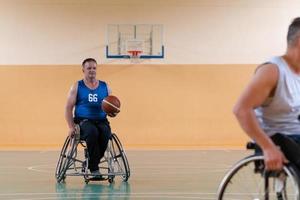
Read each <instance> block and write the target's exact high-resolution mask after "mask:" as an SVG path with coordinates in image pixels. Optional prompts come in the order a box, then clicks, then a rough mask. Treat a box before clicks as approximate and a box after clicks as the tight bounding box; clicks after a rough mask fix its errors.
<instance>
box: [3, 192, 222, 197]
mask: <svg viewBox="0 0 300 200" xmlns="http://www.w3.org/2000/svg"><path fill="white" fill-rule="evenodd" d="M66 194H67V195H77V194H90V195H99V194H104V195H111V194H113V195H126V194H128V193H125V192H117V193H115V192H113V193H109V192H103V193H102V192H99V193H97V192H73V193H64V192H57V193H55V192H37V193H24V192H23V193H5V194H3V193H2V194H0V196H20V195H27V196H30V195H32V196H34V195H66ZM129 194H130V195H215V194H216V193H210V192H134V193H129Z"/></svg>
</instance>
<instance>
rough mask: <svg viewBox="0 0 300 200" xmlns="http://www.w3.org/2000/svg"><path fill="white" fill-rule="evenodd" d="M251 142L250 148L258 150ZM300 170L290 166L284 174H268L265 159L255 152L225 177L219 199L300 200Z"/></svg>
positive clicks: (238, 163)
mask: <svg viewBox="0 0 300 200" xmlns="http://www.w3.org/2000/svg"><path fill="white" fill-rule="evenodd" d="M257 148H258V146H257V145H256V144H255V143H252V142H249V143H247V149H252V150H254V149H257ZM299 180H300V179H299V170H298V169H297V167H296V166H295V165H294V164H292V163H288V164H286V165H284V167H283V169H282V170H281V171H278V172H275V171H267V170H266V169H265V164H264V157H263V155H262V154H261V153H255V154H254V155H251V156H248V157H246V158H244V159H242V160H240V161H239V162H237V163H236V164H235V165H234V166H233V167H232V168H231V169H230V170H229V172H228V173H227V174H226V175H225V177H224V178H223V180H222V182H221V184H220V186H219V189H218V192H217V199H218V200H238V199H239V200H300V197H299Z"/></svg>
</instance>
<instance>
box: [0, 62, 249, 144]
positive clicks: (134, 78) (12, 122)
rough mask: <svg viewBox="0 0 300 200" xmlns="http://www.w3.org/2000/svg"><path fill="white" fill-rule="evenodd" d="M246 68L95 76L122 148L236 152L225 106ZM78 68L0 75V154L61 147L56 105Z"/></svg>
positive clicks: (9, 70) (12, 70)
mask: <svg viewBox="0 0 300 200" xmlns="http://www.w3.org/2000/svg"><path fill="white" fill-rule="evenodd" d="M253 69H254V66H253V65H156V66H153V65H105V66H102V67H101V68H100V70H99V72H98V73H99V76H100V77H102V78H103V80H106V81H107V82H108V83H109V84H110V87H111V88H112V90H113V94H114V95H116V96H118V97H119V98H120V99H121V102H122V105H121V110H122V111H121V113H120V114H119V116H118V117H117V118H114V119H112V120H111V124H112V127H113V130H114V131H115V132H117V134H118V135H119V136H120V138H121V140H122V142H123V143H124V145H126V147H127V148H181V147H184V148H199V147H204V148H207V147H224V146H226V147H230V148H234V147H240V146H243V145H244V143H245V140H246V137H245V135H244V134H243V133H242V131H241V130H240V128H239V127H238V125H237V123H236V121H235V119H234V118H233V115H232V112H231V110H232V106H233V104H234V102H235V101H236V98H237V96H238V94H239V93H240V91H241V90H242V88H243V87H244V86H245V83H246V82H247V81H248V80H249V78H250V76H251V74H252V73H253ZM81 76H82V74H81V68H80V66H42V67H41V66H1V67H0V85H1V87H0V94H1V98H0V110H1V115H0V124H1V125H0V135H1V138H2V140H1V141H0V147H2V148H14V147H20V148H24V147H37V148H41V147H44V148H49V147H54V148H55V147H58V146H61V143H62V142H63V140H64V138H65V136H66V131H67V127H66V124H65V122H64V103H65V101H66V95H67V92H68V90H69V87H70V85H71V84H73V82H74V81H75V80H77V79H80V78H81Z"/></svg>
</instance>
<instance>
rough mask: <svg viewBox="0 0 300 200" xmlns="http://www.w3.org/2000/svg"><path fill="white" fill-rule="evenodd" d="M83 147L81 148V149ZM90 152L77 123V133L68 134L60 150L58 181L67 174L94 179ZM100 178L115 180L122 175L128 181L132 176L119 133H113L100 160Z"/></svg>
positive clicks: (88, 179)
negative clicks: (89, 167)
mask: <svg viewBox="0 0 300 200" xmlns="http://www.w3.org/2000/svg"><path fill="white" fill-rule="evenodd" d="M79 147H81V150H80V149H79ZM88 163H89V154H88V147H87V144H86V142H85V141H84V140H81V139H80V127H79V125H76V127H75V134H74V135H73V136H71V137H70V136H68V137H67V138H66V140H65V143H64V146H63V148H62V150H61V152H60V156H59V159H58V163H57V166H56V171H55V177H56V180H57V182H58V183H60V182H62V181H65V179H66V177H67V176H83V178H84V180H85V182H86V183H87V184H88V183H89V181H91V180H94V179H93V178H92V177H94V174H91V173H89V169H88ZM99 169H100V173H101V179H100V180H108V182H109V183H112V182H114V179H115V177H121V179H122V180H123V181H125V182H126V181H127V180H128V179H129V177H130V168H129V164H128V160H127V157H126V154H125V151H124V150H123V147H122V145H121V142H120V140H119V139H118V137H117V135H116V134H114V133H112V135H111V138H110V139H109V141H108V145H107V149H106V151H105V154H104V156H103V158H102V159H101V161H100V164H99Z"/></svg>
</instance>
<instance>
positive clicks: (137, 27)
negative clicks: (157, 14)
mask: <svg viewBox="0 0 300 200" xmlns="http://www.w3.org/2000/svg"><path fill="white" fill-rule="evenodd" d="M132 52H138V55H136V56H138V57H139V58H164V46H163V25H161V24H109V25H107V45H106V58H131V57H132V55H134V56H135V54H133V53H132Z"/></svg>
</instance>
